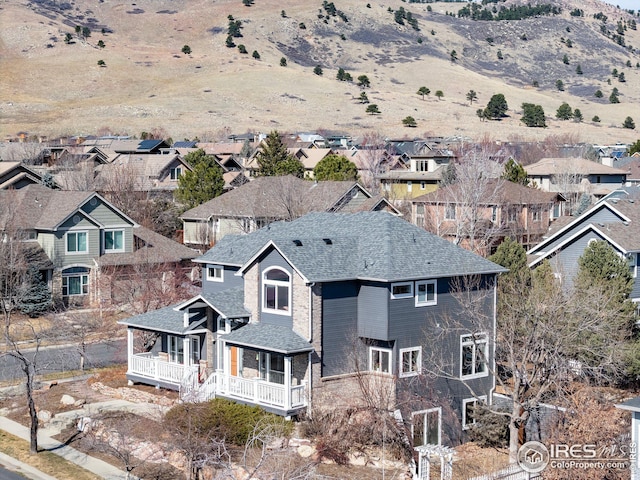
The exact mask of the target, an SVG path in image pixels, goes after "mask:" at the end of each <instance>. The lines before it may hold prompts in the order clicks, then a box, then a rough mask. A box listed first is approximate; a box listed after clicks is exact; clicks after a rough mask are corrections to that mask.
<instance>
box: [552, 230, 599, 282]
mask: <svg viewBox="0 0 640 480" xmlns="http://www.w3.org/2000/svg"><path fill="white" fill-rule="evenodd" d="M590 240H604V238H602V237H601V236H600V235H597V234H596V233H595V232H593V231H591V230H589V231H587V232H585V233H583V234H582V235H579V236H578V237H576V238H574V239H573V240H572V241H571V242H570V243H568V244H566V245H565V246H564V247H563V248H562V250H560V251H559V252H558V253H557V254H556V255H554V256H553V257H551V258H550V259H549V262H550V264H551V268H552V269H553V271H554V272H555V273H558V274H560V276H561V278H562V284H563V285H565V286H567V287H570V286H571V285H573V280H574V277H575V276H576V273H577V272H578V259H579V258H580V257H581V256H582V254H583V253H584V251H585V249H586V248H587V246H588V245H589V241H590Z"/></svg>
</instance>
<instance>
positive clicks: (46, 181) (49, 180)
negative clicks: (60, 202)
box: [42, 172, 56, 188]
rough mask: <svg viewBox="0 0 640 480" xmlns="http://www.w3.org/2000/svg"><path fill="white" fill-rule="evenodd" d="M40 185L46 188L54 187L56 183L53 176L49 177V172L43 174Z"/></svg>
mask: <svg viewBox="0 0 640 480" xmlns="http://www.w3.org/2000/svg"><path fill="white" fill-rule="evenodd" d="M42 185H44V186H45V187H47V188H55V187H56V182H55V180H54V179H53V175H51V173H50V172H45V173H44V175H42Z"/></svg>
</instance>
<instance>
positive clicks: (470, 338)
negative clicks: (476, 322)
mask: <svg viewBox="0 0 640 480" xmlns="http://www.w3.org/2000/svg"><path fill="white" fill-rule="evenodd" d="M488 357H489V340H488V335H487V334H486V333H473V334H465V335H461V336H460V377H461V378H473V377H485V376H487V375H488V371H487V358H488Z"/></svg>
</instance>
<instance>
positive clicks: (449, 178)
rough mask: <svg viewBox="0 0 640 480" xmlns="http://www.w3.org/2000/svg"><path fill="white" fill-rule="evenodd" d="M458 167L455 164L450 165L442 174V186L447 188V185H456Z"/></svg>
mask: <svg viewBox="0 0 640 480" xmlns="http://www.w3.org/2000/svg"><path fill="white" fill-rule="evenodd" d="M456 180H457V174H456V165H455V163H449V164H448V165H447V166H446V167H445V169H444V171H443V172H442V180H440V182H439V183H440V186H441V187H446V186H447V185H453V184H454V183H456Z"/></svg>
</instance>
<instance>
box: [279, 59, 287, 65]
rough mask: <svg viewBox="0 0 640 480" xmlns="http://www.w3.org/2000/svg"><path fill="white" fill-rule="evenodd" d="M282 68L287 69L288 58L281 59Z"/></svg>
mask: <svg viewBox="0 0 640 480" xmlns="http://www.w3.org/2000/svg"><path fill="white" fill-rule="evenodd" d="M280 66H281V67H286V66H287V59H286V58H284V57H282V58H281V59H280Z"/></svg>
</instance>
